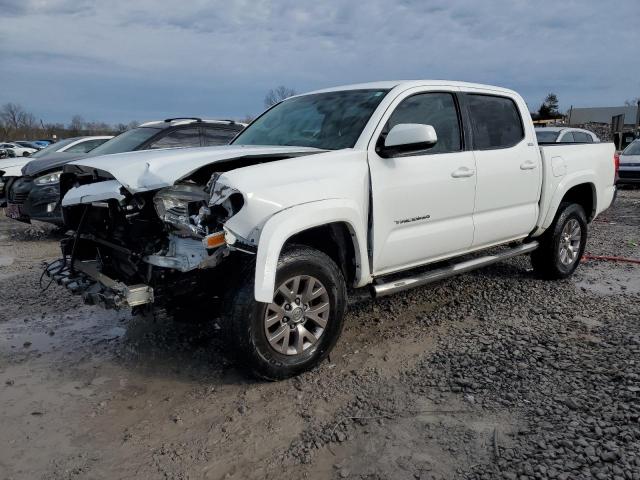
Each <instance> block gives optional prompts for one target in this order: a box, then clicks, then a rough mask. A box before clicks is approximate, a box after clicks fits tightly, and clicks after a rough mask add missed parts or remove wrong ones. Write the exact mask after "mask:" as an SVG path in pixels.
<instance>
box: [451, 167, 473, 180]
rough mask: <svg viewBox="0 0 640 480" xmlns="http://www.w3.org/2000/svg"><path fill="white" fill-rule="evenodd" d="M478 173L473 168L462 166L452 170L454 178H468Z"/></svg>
mask: <svg viewBox="0 0 640 480" xmlns="http://www.w3.org/2000/svg"><path fill="white" fill-rule="evenodd" d="M475 174H476V171H475V170H474V169H473V168H467V167H460V168H459V169H457V170H454V171H453V172H451V176H452V177H453V178H466V177H473V176H474V175H475Z"/></svg>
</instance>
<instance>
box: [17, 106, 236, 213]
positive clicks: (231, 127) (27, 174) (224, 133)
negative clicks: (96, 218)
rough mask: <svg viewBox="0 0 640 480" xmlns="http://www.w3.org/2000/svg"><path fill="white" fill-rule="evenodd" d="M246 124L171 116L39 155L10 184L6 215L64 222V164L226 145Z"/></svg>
mask: <svg viewBox="0 0 640 480" xmlns="http://www.w3.org/2000/svg"><path fill="white" fill-rule="evenodd" d="M244 127H245V125H244V124H242V123H237V122H234V121H231V120H202V119H199V118H169V119H167V120H164V121H157V122H148V123H144V124H142V125H140V126H139V127H137V128H133V129H131V130H127V131H126V132H123V133H121V134H120V135H118V136H117V137H114V138H112V139H111V140H109V141H107V142H105V143H103V144H102V145H100V146H99V147H96V148H95V149H94V150H92V151H91V152H89V153H88V154H83V155H71V156H69V155H63V156H62V158H61V157H60V156H55V157H52V158H40V159H37V160H34V161H32V162H29V163H28V164H27V165H25V166H24V168H23V169H22V175H23V176H22V177H19V178H16V179H15V180H13V181H12V182H11V183H10V184H7V186H6V190H7V210H6V212H7V216H8V217H10V218H13V219H15V220H19V221H22V222H30V221H31V220H32V219H33V220H40V221H43V222H49V223H53V224H56V225H62V224H63V220H62V214H61V211H60V174H61V173H62V166H63V165H66V164H67V163H69V162H72V161H74V160H79V159H82V158H86V157H94V156H97V155H109V154H112V153H123V152H131V151H135V150H150V149H156V148H177V147H201V146H214V145H226V144H227V143H229V142H230V141H231V140H232V139H233V138H234V137H235V136H236V134H237V133H238V132H240V131H241V130H242V129H243V128H244Z"/></svg>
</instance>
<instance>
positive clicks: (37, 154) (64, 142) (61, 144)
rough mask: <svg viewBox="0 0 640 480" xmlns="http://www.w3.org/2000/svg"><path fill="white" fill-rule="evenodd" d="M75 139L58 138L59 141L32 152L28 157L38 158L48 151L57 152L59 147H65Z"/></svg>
mask: <svg viewBox="0 0 640 480" xmlns="http://www.w3.org/2000/svg"><path fill="white" fill-rule="evenodd" d="M76 140H77V139H76V138H67V139H66V140H60V141H59V142H56V143H52V144H51V145H49V146H48V147H44V148H43V149H42V150H38V151H37V152H35V153H34V154H32V155H31V157H29V158H40V157H43V156H45V155H47V154H49V153H52V152H57V151H58V150H60V149H61V148H63V147H65V146H66V145H69V144H70V143H71V142H75V141H76Z"/></svg>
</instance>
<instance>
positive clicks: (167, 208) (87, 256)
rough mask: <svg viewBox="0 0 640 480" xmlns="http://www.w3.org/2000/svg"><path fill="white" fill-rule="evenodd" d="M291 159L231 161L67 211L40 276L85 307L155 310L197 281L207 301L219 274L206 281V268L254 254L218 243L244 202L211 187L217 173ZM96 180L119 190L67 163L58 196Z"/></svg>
mask: <svg viewBox="0 0 640 480" xmlns="http://www.w3.org/2000/svg"><path fill="white" fill-rule="evenodd" d="M291 156H292V155H288V156H283V155H279V156H274V155H269V156H262V157H249V158H241V159H234V160H233V161H227V162H223V163H222V162H221V163H218V164H215V165H209V166H207V167H205V168H202V169H200V170H198V171H196V172H194V173H192V174H191V175H189V176H187V177H185V178H183V179H181V180H180V181H178V182H177V183H176V184H174V185H172V186H169V187H165V188H162V189H159V190H152V191H145V192H139V193H135V194H132V193H130V192H129V191H127V189H125V188H124V187H120V188H119V191H118V192H116V193H115V194H112V195H110V197H111V198H104V199H100V200H95V201H94V200H92V199H91V198H89V199H88V200H87V201H83V202H82V203H78V204H73V205H67V206H65V207H64V208H63V215H64V220H65V225H66V226H67V227H68V228H70V229H71V230H72V233H71V234H69V235H68V236H67V237H66V238H65V239H63V241H62V242H61V246H62V254H63V258H62V259H61V260H58V261H57V262H54V263H53V264H50V265H49V266H47V270H46V274H47V275H48V276H49V277H51V278H52V280H53V281H56V282H57V283H60V284H63V285H64V286H66V287H67V288H68V289H69V290H71V291H72V292H74V293H78V294H81V295H83V297H84V300H85V301H86V302H87V303H90V304H100V305H102V306H106V307H111V308H119V307H125V306H129V307H139V306H141V305H145V304H151V303H155V304H160V305H161V304H163V300H164V298H165V297H167V296H170V297H171V298H175V297H179V296H180V295H190V296H192V295H194V292H199V293H202V292H203V291H204V290H205V289H202V288H199V289H197V288H194V287H195V286H196V284H199V285H200V287H202V282H206V285H207V287H210V288H207V289H206V291H207V294H209V295H210V294H213V295H214V296H215V291H216V286H217V284H218V283H219V282H220V273H222V270H220V269H216V275H213V274H212V271H211V269H212V268H213V267H219V266H221V264H223V263H226V264H227V265H228V266H230V265H231V264H232V263H233V262H232V259H233V258H234V257H236V258H237V257H238V256H246V255H247V254H253V253H255V251H256V247H255V246H254V245H243V244H242V240H241V239H236V238H234V244H235V243H237V245H235V246H234V245H229V244H228V242H227V241H226V239H225V230H224V228H223V227H224V224H225V222H226V221H227V220H229V219H230V218H231V217H232V216H234V215H235V214H237V213H238V212H239V211H240V209H242V208H243V206H244V203H245V200H244V197H243V194H242V193H241V192H239V191H237V190H236V189H234V188H232V187H230V186H228V185H226V184H224V183H222V182H220V181H219V180H220V176H221V174H222V173H224V172H225V171H230V170H232V169H235V168H239V167H244V166H247V165H253V164H257V163H263V162H270V161H275V160H281V159H283V158H290V157H291ZM100 182H104V185H106V184H107V183H108V182H112V183H114V184H116V185H119V184H118V183H117V182H115V181H114V179H113V177H112V175H111V174H109V173H107V172H104V171H100V170H97V169H95V168H89V167H84V166H81V165H73V164H70V165H67V166H66V167H65V171H64V173H63V174H62V177H61V183H60V186H61V196H62V197H64V195H65V194H66V193H67V192H69V191H70V190H72V189H78V190H79V189H80V188H82V187H83V186H86V185H91V186H93V185H95V184H98V183H100ZM94 190H95V189H94ZM236 240H237V242H236ZM216 277H217V278H216ZM165 294H169V295H165Z"/></svg>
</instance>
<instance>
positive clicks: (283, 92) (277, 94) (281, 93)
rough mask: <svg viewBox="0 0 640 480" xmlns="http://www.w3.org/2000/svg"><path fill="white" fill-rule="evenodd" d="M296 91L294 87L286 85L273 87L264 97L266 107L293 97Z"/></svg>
mask: <svg viewBox="0 0 640 480" xmlns="http://www.w3.org/2000/svg"><path fill="white" fill-rule="evenodd" d="M296 93H297V92H296V91H295V90H294V89H293V88H289V87H285V86H284V85H280V86H279V87H277V88H272V89H271V90H269V92H267V94H266V95H265V97H264V106H265V108H269V107H271V106H272V105H275V104H276V103H278V102H281V101H282V100H285V99H287V98H289V97H292V96H293V95H295V94H296Z"/></svg>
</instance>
